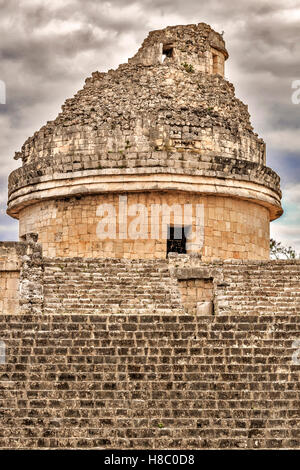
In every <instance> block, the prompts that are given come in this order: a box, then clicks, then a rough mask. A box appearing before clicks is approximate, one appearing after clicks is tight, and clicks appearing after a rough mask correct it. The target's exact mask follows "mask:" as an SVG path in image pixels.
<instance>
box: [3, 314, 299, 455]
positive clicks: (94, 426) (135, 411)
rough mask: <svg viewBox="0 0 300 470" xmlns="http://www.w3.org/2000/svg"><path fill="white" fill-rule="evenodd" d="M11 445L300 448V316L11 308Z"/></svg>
mask: <svg viewBox="0 0 300 470" xmlns="http://www.w3.org/2000/svg"><path fill="white" fill-rule="evenodd" d="M0 323H1V338H2V340H3V341H5V343H6V346H7V356H6V357H7V359H6V361H7V362H6V364H5V365H0V403H1V411H0V416H1V418H0V422H1V429H0V448H2V449H5V448H9V449H11V448H17V449H35V448H54V449H55V448H77V449H78V448H83V449H85V448H86V449H91V448H94V449H110V448H111V449H116V448H118V449H229V448H238V449H249V448H250V449H283V448H299V443H300V434H299V422H300V421H299V420H300V414H299V390H300V389H299V387H300V382H299V369H300V366H299V365H295V364H294V363H293V362H292V357H293V354H294V353H295V349H294V348H293V341H294V340H295V339H297V338H299V315H297V314H294V313H284V314H274V313H272V314H268V313H266V312H265V311H264V310H262V311H261V312H256V313H254V312H251V313H249V314H247V315H230V316H227V315H219V316H218V315H217V316H196V315H193V316H188V315H181V314H178V315H171V316H168V315H161V316H160V315H142V314H141V315H136V316H135V315H129V316H127V315H124V314H123V315H99V314H98V315H78V314H70V315H58V314H46V315H42V316H39V315H33V316H31V315H17V316H15V315H11V316H10V315H8V316H6V315H1V316H0Z"/></svg>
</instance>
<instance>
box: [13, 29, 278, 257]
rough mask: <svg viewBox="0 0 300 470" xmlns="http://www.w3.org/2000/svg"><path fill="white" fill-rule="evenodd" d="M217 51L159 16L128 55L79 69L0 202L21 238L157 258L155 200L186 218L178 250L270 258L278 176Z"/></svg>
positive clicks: (218, 46) (53, 252)
mask: <svg viewBox="0 0 300 470" xmlns="http://www.w3.org/2000/svg"><path fill="white" fill-rule="evenodd" d="M227 58H228V53H227V50H226V48H225V43H224V40H223V38H222V36H221V35H220V34H218V33H216V32H215V31H213V30H212V29H211V28H210V27H209V26H208V25H206V24H203V23H200V24H198V25H188V26H185V27H182V26H176V27H169V28H166V29H164V30H162V31H153V32H152V33H150V34H149V36H148V38H147V39H146V40H145V41H144V43H143V45H142V47H141V48H140V49H139V51H138V53H137V54H136V55H135V56H134V57H133V58H132V59H129V61H128V64H125V65H121V66H120V67H118V69H117V70H110V71H109V72H108V73H99V72H96V73H94V74H93V75H92V77H91V78H88V79H87V80H86V83H85V86H84V88H83V89H82V90H80V91H79V92H78V93H77V94H76V95H75V96H74V98H72V99H69V100H67V101H66V102H65V104H64V105H63V107H62V112H61V113H60V114H59V115H58V117H57V118H56V119H55V120H54V121H51V122H48V123H47V124H46V125H45V126H44V127H42V128H41V129H40V131H38V132H36V133H35V134H34V135H33V136H32V137H30V138H29V139H28V140H27V141H26V142H25V144H24V146H23V147H22V150H21V152H18V153H17V154H16V157H15V158H20V159H21V160H22V167H21V168H19V169H17V170H16V171H14V172H13V173H12V174H11V175H10V178H9V204H8V214H10V215H11V216H12V217H15V218H17V219H18V220H19V222H20V239H21V240H22V239H23V238H24V237H25V236H26V234H28V233H32V232H33V233H36V234H38V241H39V243H40V244H41V245H42V248H43V254H44V255H45V256H49V257H74V256H76V257H77V256H78V257H92V258H99V257H107V256H110V257H117V258H143V259H144V258H166V253H167V251H168V240H167V241H166V238H168V235H166V230H164V228H163V226H164V223H166V224H167V221H166V217H167V214H165V212H164V211H161V214H160V216H159V214H156V215H155V217H154V214H153V211H154V207H155V206H157V205H160V206H161V207H168V208H169V210H170V219H171V220H170V224H169V225H170V226H171V227H172V226H175V227H177V226H179V227H180V226H181V227H184V226H185V227H186V232H188V230H190V241H189V244H188V246H184V241H183V242H182V243H181V244H180V243H178V244H177V246H178V248H179V250H181V252H187V253H193V252H195V253H199V254H201V255H202V259H203V260H211V259H213V258H221V259H232V258H235V259H244V260H251V259H257V260H259V259H261V260H263V259H268V258H269V239H270V235H269V224H270V221H272V220H274V219H276V218H277V217H279V216H280V215H281V213H282V209H281V205H280V198H281V193H280V189H279V177H278V176H277V175H276V173H274V172H273V171H272V170H271V169H270V168H268V167H267V166H266V151H265V143H264V142H263V140H262V139H260V138H259V137H258V136H257V134H255V133H254V132H253V128H252V126H251V123H250V117H249V113H248V108H247V106H245V105H244V104H243V103H242V102H241V101H240V100H238V99H237V98H236V97H235V94H234V87H233V86H232V85H231V84H230V83H228V81H226V80H225V78H224V64H225V60H226V59H227ZM120 196H121V199H120ZM124 196H125V197H126V206H127V207H131V211H130V210H129V211H128V213H127V214H125V213H124V209H123V208H122V215H123V217H125V219H126V221H125V222H126V223H125V224H124V223H123V222H124V221H122V224H120V222H121V221H120V218H121V210H120V206H122V204H123V205H124V204H125V199H124ZM104 204H110V205H113V206H114V209H113V210H112V213H110V214H109V216H110V217H115V219H116V220H115V227H113V230H112V234H111V236H108V237H103V236H102V235H101V234H99V226H98V225H99V221H100V219H101V218H100V215H101V216H104V215H105V214H104V211H103V210H102V212H101V209H99V207H101V208H103V207H104ZM141 204H142V206H143V211H144V212H143V214H142V228H141V230H140V231H139V232H136V233H135V236H132V234H131V233H130V232H132V229H133V228H134V227H131V228H130V224H131V221H133V225H134V216H136V215H138V212H139V207H140V205H141ZM174 204H175V205H176V207H174ZM197 205H198V206H201V207H202V212H201V210H200V209H199V211H198V214H196V209H195V208H196V206H197ZM191 206H192V207H191ZM134 208H135V209H136V211H135V210H134ZM144 208H146V209H144ZM172 209H174V211H172ZM188 211H193V213H192V214H191V215H189V214H188V215H189V219H190V220H189V221H188V223H185V220H187V219H188V217H187V214H186V212H188ZM136 212H137V214H136ZM173 212H175V216H174V214H173ZM172 214H173V215H172ZM174 217H175V219H176V220H175V219H174ZM180 217H181V219H182V220H181V221H180V220H179V221H178V218H179V219H180ZM111 224H113V221H111ZM153 225H155V226H156V227H153ZM187 225H188V227H187ZM168 233H169V238H174V236H173V235H172V230H171V233H170V230H169V232H168ZM186 236H188V233H186ZM178 238H179V237H178ZM170 245H171V246H172V243H170V242H169V246H170ZM175 245H176V244H174V243H173V249H174V247H175ZM169 249H170V248H169ZM175 250H176V247H175Z"/></svg>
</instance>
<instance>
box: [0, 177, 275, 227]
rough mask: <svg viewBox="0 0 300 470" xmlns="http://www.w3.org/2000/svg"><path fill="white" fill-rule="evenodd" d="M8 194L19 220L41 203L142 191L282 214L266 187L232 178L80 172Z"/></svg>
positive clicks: (9, 211) (273, 216)
mask: <svg viewBox="0 0 300 470" xmlns="http://www.w3.org/2000/svg"><path fill="white" fill-rule="evenodd" d="M43 180H44V181H40V182H38V183H36V184H31V185H28V186H25V187H23V188H21V189H19V190H16V191H13V192H12V193H11V194H10V198H9V203H8V209H7V213H8V214H9V215H11V216H12V217H15V218H18V214H19V212H20V210H22V209H23V208H24V207H26V206H29V205H32V204H35V203H37V202H40V201H42V200H49V199H57V198H68V197H72V196H83V195H93V194H102V193H110V192H115V193H124V192H143V191H185V192H190V193H194V194H201V195H215V196H227V197H236V198H241V199H244V200H248V201H252V202H256V203H257V204H260V205H262V206H265V207H267V208H268V209H269V211H270V219H271V220H274V219H277V218H278V217H280V215H281V214H282V212H283V211H282V208H281V204H280V195H279V194H278V193H277V192H275V191H274V190H272V189H270V188H267V187H266V186H264V185H262V184H259V183H254V182H250V181H244V180H237V179H231V178H226V179H225V178H224V179H221V178H217V177H206V176H192V175H185V174H170V173H166V174H164V173H155V174H139V175H137V174H123V175H120V174H118V175H116V174H115V175H114V174H110V175H108V174H107V175H103V174H102V175H99V174H98V175H97V174H95V172H93V171H87V172H84V171H81V172H78V174H77V175H75V174H74V173H73V174H72V177H67V176H66V174H64V175H62V174H60V175H52V177H51V179H50V178H49V179H48V180H46V178H43Z"/></svg>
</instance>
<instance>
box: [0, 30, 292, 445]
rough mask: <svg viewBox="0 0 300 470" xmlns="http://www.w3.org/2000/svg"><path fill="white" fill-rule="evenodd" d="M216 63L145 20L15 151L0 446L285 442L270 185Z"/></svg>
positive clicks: (1, 298) (183, 33)
mask: <svg viewBox="0 0 300 470" xmlns="http://www.w3.org/2000/svg"><path fill="white" fill-rule="evenodd" d="M227 58H228V53H227V50H226V48H225V43H224V40H223V37H222V36H221V35H220V34H218V33H216V32H215V31H213V30H212V29H211V27H210V26H208V25H206V24H204V23H200V24H198V25H187V26H175V27H168V28H166V29H164V30H161V31H152V32H151V33H150V34H149V36H148V37H147V39H146V40H145V41H144V43H143V44H142V46H141V48H140V49H139V51H138V52H137V54H136V55H135V56H134V57H133V58H132V59H129V61H128V63H127V64H123V65H120V66H119V67H118V68H117V70H110V71H109V72H108V73H101V72H95V73H93V74H92V76H91V77H90V78H88V79H87V80H86V82H85V85H84V87H83V89H82V90H80V91H79V92H78V93H77V94H76V95H75V96H74V98H72V99H68V100H67V101H66V102H65V104H64V105H63V107H62V111H61V113H60V114H59V115H58V116H57V118H56V119H55V120H54V121H51V122H48V123H47V124H46V125H45V126H44V127H42V128H41V129H40V130H39V131H38V132H36V133H35V134H34V135H33V136H32V137H30V138H29V139H28V140H27V141H26V142H25V144H24V145H23V147H22V149H21V151H20V152H17V154H16V157H15V158H17V159H20V160H21V162H22V166H21V167H20V168H18V169H17V170H15V171H13V172H12V174H11V175H10V177H9V200H8V210H7V212H8V214H9V215H11V216H12V217H15V218H16V219H18V220H19V226H20V241H18V242H0V312H1V315H0V395H1V411H0V424H1V426H0V449H36V448H44V449H54V448H64V449H65V448H68V449H78V448H83V449H90V448H94V449H224V448H225V449H227V448H243V449H270V448H272V449H278V448H280V449H285V448H300V434H299V418H300V413H299V402H300V400H299V398H300V396H299V390H300V388H299V383H300V381H299V370H300V349H299V344H300V342H299V341H300V334H299V311H300V289H299V284H300V261H299V260H277V261H272V260H270V257H269V241H270V235H269V227H270V221H272V220H274V219H276V218H278V217H280V215H281V214H282V208H281V192H280V187H279V177H278V176H277V175H276V173H274V171H272V170H271V169H270V168H268V167H267V166H266V149H265V144H264V142H263V140H262V139H260V138H259V137H258V136H257V134H255V133H254V131H253V128H252V126H251V123H250V116H249V113H248V109H247V106H246V105H244V104H243V103H242V102H241V101H240V100H238V99H237V98H236V97H235V94H234V87H233V85H231V84H230V83H229V82H228V81H227V80H226V79H225V78H224V66H225V61H226V60H227ZM254 91H255V90H253V92H254Z"/></svg>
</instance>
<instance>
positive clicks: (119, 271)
mask: <svg viewBox="0 0 300 470" xmlns="http://www.w3.org/2000/svg"><path fill="white" fill-rule="evenodd" d="M43 290H44V305H43V311H44V313H56V314H58V313H102V314H104V313H105V314H108V313H127V314H130V313H132V314H143V313H166V314H168V313H172V312H173V311H176V312H177V313H178V312H181V311H182V306H181V303H180V293H179V291H178V287H177V282H176V280H175V281H174V280H172V279H171V277H170V273H169V269H168V262H167V260H126V259H112V258H110V259H81V258H55V259H50V258H46V259H44V279H43Z"/></svg>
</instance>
